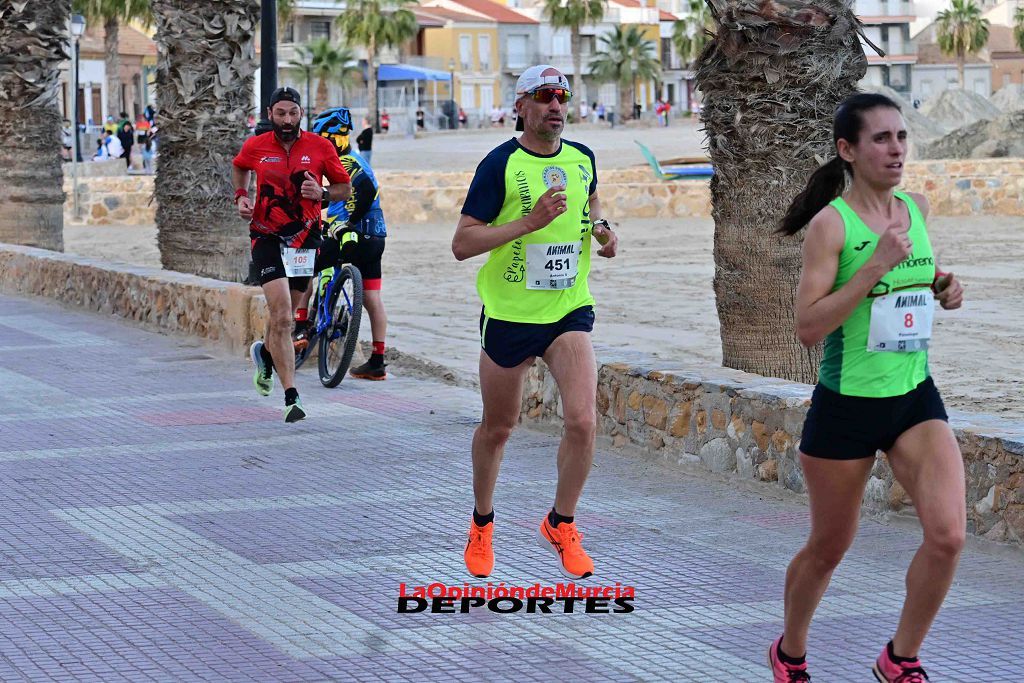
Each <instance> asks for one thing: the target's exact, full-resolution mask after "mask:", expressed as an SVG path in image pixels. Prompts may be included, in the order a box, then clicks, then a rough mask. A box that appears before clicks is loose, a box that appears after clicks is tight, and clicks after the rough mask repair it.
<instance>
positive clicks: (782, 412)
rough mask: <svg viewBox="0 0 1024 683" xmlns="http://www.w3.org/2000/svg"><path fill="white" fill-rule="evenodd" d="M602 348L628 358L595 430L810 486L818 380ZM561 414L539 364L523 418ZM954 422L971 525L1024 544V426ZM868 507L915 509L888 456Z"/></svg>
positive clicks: (664, 452) (680, 456) (610, 368)
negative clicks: (805, 457) (808, 449)
mask: <svg viewBox="0 0 1024 683" xmlns="http://www.w3.org/2000/svg"><path fill="white" fill-rule="evenodd" d="M599 355H600V356H607V357H611V356H613V355H614V357H616V358H618V359H621V358H623V357H624V356H629V359H628V360H627V362H608V363H601V364H600V366H599V369H598V393H597V409H598V432H599V433H600V434H602V435H605V436H609V437H611V439H612V443H613V444H614V445H616V446H624V445H626V444H632V445H633V446H639V447H641V448H644V449H646V450H648V451H651V452H653V453H656V454H658V455H660V456H661V457H662V458H663V459H665V460H667V461H669V462H673V463H684V462H685V463H691V464H696V465H699V466H701V467H703V468H705V469H707V470H710V471H712V472H720V473H727V474H731V475H734V476H736V477H739V478H742V479H748V480H751V479H752V480H758V481H763V482H775V483H777V484H778V485H779V486H783V487H785V488H787V489H790V490H792V491H796V492H798V493H804V482H803V474H802V472H801V469H800V464H799V458H798V451H797V449H798V447H799V443H800V432H801V429H802V426H803V420H804V416H805V415H806V413H807V408H808V406H809V405H810V397H811V391H812V389H813V387H811V386H809V385H806V384H795V383H792V382H786V381H784V380H779V379H773V378H767V377H761V376H758V375H751V374H747V373H743V372H739V371H736V370H730V369H728V368H721V367H713V366H699V365H694V366H692V367H691V366H687V367H685V368H683V369H678V368H665V367H664V366H654V365H651V363H652V362H653V361H652V360H651V359H645V358H644V357H643V356H640V355H638V354H632V355H631V354H628V353H626V352H623V351H621V350H616V351H614V352H613V353H612V352H601V351H600V350H599ZM658 362H662V363H663V362H664V361H658ZM659 367H660V368H661V369H658V368H659ZM560 414H561V406H560V402H559V398H558V389H557V387H556V386H555V383H554V380H553V379H552V377H551V375H550V374H549V373H548V372H547V369H546V367H545V366H544V364H543V362H540V361H538V362H537V364H536V365H535V366H534V368H533V369H532V370H531V372H530V375H529V379H528V384H527V390H526V392H525V394H524V398H523V415H522V418H523V420H524V421H532V422H537V423H556V424H557V423H560V422H561V417H560ZM950 420H951V424H952V425H953V427H954V431H955V432H956V436H957V440H958V441H959V443H960V449H961V451H962V452H963V456H964V467H965V471H966V476H967V506H968V531H969V532H970V533H972V534H975V535H978V536H983V537H985V538H987V539H990V540H994V541H1004V542H1011V543H1015V544H1018V545H1024V423H1019V422H1012V421H1010V420H1005V419H1001V418H997V417H993V416H988V415H983V414H967V413H958V412H955V411H954V412H951V413H950ZM864 508H865V509H866V510H869V511H873V512H882V511H894V512H895V511H900V510H903V509H904V508H906V509H907V510H908V511H912V507H911V504H910V500H909V498H908V497H907V494H906V492H905V491H904V490H903V487H901V486H900V485H899V483H898V482H896V481H895V480H894V479H893V476H892V470H891V469H890V468H889V465H888V462H887V461H886V458H885V456H883V455H879V456H878V458H877V460H876V462H875V466H874V468H873V470H872V472H871V479H870V480H869V482H868V486H867V491H866V493H865V497H864Z"/></svg>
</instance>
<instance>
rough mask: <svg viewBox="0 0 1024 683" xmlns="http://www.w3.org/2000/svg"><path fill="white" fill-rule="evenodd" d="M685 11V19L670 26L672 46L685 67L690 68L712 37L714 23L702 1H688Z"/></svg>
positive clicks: (709, 11)
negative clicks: (684, 63)
mask: <svg viewBox="0 0 1024 683" xmlns="http://www.w3.org/2000/svg"><path fill="white" fill-rule="evenodd" d="M686 9H687V13H686V17H685V18H684V19H680V20H679V21H676V22H674V23H673V24H672V45H673V46H674V47H675V48H676V52H678V53H679V56H680V57H682V58H683V61H684V62H686V64H687V66H688V67H692V65H693V63H694V62H696V61H697V57H700V53H701V52H703V51H704V46H705V45H707V43H708V41H709V40H710V39H711V37H712V36H713V35H714V31H715V21H714V19H712V18H711V10H710V9H709V8H708V6H707V5H706V4H705V3H704V0H689V4H688V5H687V8H686Z"/></svg>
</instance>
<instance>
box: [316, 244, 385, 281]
mask: <svg viewBox="0 0 1024 683" xmlns="http://www.w3.org/2000/svg"><path fill="white" fill-rule="evenodd" d="M384 240H385V238H383V237H367V236H366V235H360V236H359V239H358V240H357V241H355V242H346V243H345V246H344V247H342V248H341V249H340V252H341V253H340V255H339V248H338V240H336V239H334V238H332V237H324V243H323V246H321V247H320V253H319V254H318V255H317V261H316V270H317V272H319V271H321V270H323V269H324V268H330V267H332V266H337V265H338V264H339V263H351V264H352V265H354V266H355V267H356V268H358V269H359V274H360V275H362V276H363V282H364V283H365V282H366V280H380V279H381V260H382V259H383V257H384ZM377 289H379V287H378V288H377Z"/></svg>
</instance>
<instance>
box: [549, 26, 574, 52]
mask: <svg viewBox="0 0 1024 683" xmlns="http://www.w3.org/2000/svg"><path fill="white" fill-rule="evenodd" d="M570 54H572V52H571V48H570V45H569V32H568V31H556V32H555V33H553V34H552V35H551V55H552V56H553V57H566V56H568V55H570Z"/></svg>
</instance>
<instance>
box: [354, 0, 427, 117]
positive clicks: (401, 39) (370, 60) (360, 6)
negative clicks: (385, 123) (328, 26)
mask: <svg viewBox="0 0 1024 683" xmlns="http://www.w3.org/2000/svg"><path fill="white" fill-rule="evenodd" d="M415 6H417V2H416V0H349V1H348V2H347V3H346V8H345V12H344V13H343V14H342V15H341V16H339V17H338V28H340V29H341V33H342V35H344V36H345V42H346V43H348V44H349V45H358V46H360V47H364V48H366V65H367V88H368V89H369V91H370V92H369V105H370V106H369V115H370V120H371V121H373V127H374V130H376V131H377V132H378V133H379V132H380V117H379V116H378V114H377V51H378V50H380V49H381V48H386V47H396V46H399V45H402V44H403V43H405V42H406V41H407V40H411V39H412V38H413V37H415V35H416V32H417V31H418V30H419V24H418V23H417V22H416V15H415V14H413V13H412V10H411V9H410V8H411V7H415Z"/></svg>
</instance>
